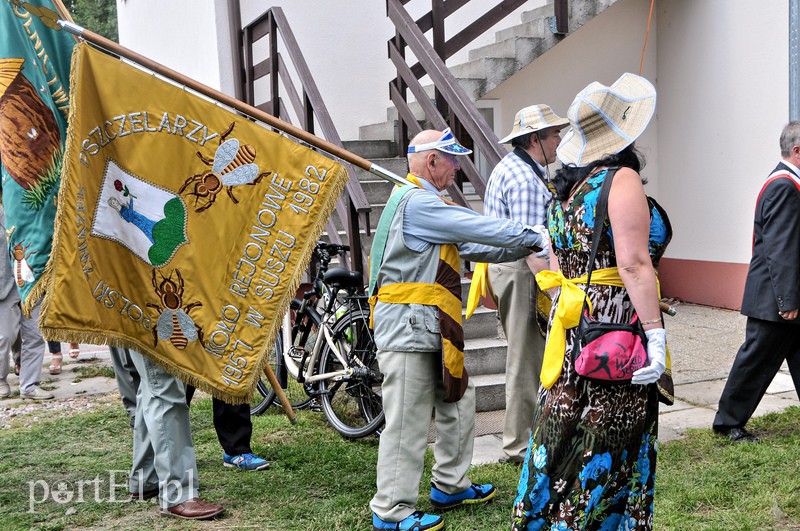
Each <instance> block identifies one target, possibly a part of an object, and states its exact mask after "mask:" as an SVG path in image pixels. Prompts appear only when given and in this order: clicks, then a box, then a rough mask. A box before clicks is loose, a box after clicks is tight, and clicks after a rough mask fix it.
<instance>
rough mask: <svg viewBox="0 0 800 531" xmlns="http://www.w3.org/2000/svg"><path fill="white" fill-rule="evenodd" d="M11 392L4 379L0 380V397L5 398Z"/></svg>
mask: <svg viewBox="0 0 800 531" xmlns="http://www.w3.org/2000/svg"><path fill="white" fill-rule="evenodd" d="M10 394H11V386H10V385H8V382H7V381H5V380H0V398H6V397H7V396H9V395H10Z"/></svg>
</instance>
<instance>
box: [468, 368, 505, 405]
mask: <svg viewBox="0 0 800 531" xmlns="http://www.w3.org/2000/svg"><path fill="white" fill-rule="evenodd" d="M467 370H469V369H467ZM470 379H472V383H474V384H475V411H498V410H503V409H505V408H506V375H505V374H504V373H498V374H478V375H475V376H472V375H470Z"/></svg>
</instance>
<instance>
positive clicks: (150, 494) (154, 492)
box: [130, 487, 158, 501]
mask: <svg viewBox="0 0 800 531" xmlns="http://www.w3.org/2000/svg"><path fill="white" fill-rule="evenodd" d="M130 496H131V501H145V500H152V499H153V498H155V497H156V496H158V487H155V488H152V489H145V490H135V491H131V493H130Z"/></svg>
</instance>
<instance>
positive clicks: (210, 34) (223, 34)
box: [90, 0, 233, 94]
mask: <svg viewBox="0 0 800 531" xmlns="http://www.w3.org/2000/svg"><path fill="white" fill-rule="evenodd" d="M225 5H226V3H225V2H224V1H220V0H216V1H215V0H170V1H166V2H165V1H156V0H117V19H118V23H119V42H120V44H121V45H123V46H125V47H127V48H130V49H131V50H133V51H135V52H137V53H140V54H142V55H144V56H145V57H148V58H149V59H152V60H153V61H156V62H158V63H160V64H162V65H164V66H166V67H169V68H171V69H173V70H175V71H177V72H179V73H181V74H184V75H186V76H188V77H190V78H192V79H195V80H197V81H199V82H201V83H203V84H205V85H208V86H210V87H212V88H214V89H217V90H221V91H223V92H226V93H228V94H233V84H232V83H231V79H230V71H231V66H230V65H231V61H230V54H229V53H227V51H228V50H229V48H230V45H229V40H228V34H227V23H228V22H227V13H226V11H225V9H224V8H225ZM90 29H91V28H90ZM218 50H222V51H224V52H226V53H223V54H219V53H218ZM220 55H221V57H220Z"/></svg>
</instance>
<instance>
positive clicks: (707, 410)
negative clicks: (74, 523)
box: [472, 304, 800, 464]
mask: <svg viewBox="0 0 800 531" xmlns="http://www.w3.org/2000/svg"><path fill="white" fill-rule="evenodd" d="M675 308H676V309H677V310H678V313H677V315H675V316H674V317H670V316H665V321H666V323H665V326H666V328H667V343H668V344H669V348H670V352H671V354H672V371H673V374H672V377H673V381H674V382H675V404H674V405H673V406H664V405H662V406H661V411H660V415H659V438H660V440H661V441H670V440H674V439H678V438H680V437H682V436H683V435H685V434H686V431H687V430H688V429H691V428H711V422H712V421H713V419H714V415H715V413H716V411H717V403H718V402H719V397H720V395H721V394H722V388H723V387H724V385H725V379H726V378H727V376H728V371H729V370H730V368H731V365H732V364H733V359H734V358H735V357H736V352H737V350H738V349H739V346H740V345H741V343H742V341H743V340H744V329H745V322H746V318H745V317H744V316H743V315H741V314H740V313H739V312H735V311H731V310H722V309H719V308H710V307H707V306H695V305H690V304H681V305H676V306H675ZM798 404H800V400H798V398H797V393H796V392H795V389H794V384H793V383H792V378H791V377H790V376H789V371H788V369H787V368H786V364H785V363H784V366H783V367H782V368H781V371H780V372H779V373H778V374H777V376H776V377H775V379H774V380H773V382H772V385H770V387H769V389H767V394H766V395H765V396H764V398H763V399H762V400H761V404H760V405H759V406H758V409H756V412H755V415H754V416H760V415H764V414H767V413H771V412H774V411H783V410H784V409H785V408H787V407H789V406H792V405H798ZM501 429H502V428H501ZM502 455H503V453H502V434H499V433H490V434H486V435H481V436H479V437H476V439H475V451H474V455H473V461H472V462H473V464H482V463H496V462H497V460H498V459H499V458H500V457H502Z"/></svg>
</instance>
